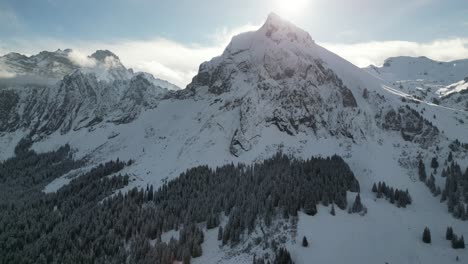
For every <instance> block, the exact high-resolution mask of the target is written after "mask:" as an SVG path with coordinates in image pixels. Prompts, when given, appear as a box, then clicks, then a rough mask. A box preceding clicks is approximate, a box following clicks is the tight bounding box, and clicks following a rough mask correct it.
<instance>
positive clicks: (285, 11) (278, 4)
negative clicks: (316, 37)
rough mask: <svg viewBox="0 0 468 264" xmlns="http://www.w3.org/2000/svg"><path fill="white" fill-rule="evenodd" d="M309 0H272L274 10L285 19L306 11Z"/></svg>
mask: <svg viewBox="0 0 468 264" xmlns="http://www.w3.org/2000/svg"><path fill="white" fill-rule="evenodd" d="M310 2H311V0H274V7H273V8H274V11H275V12H276V13H278V14H279V15H280V16H282V17H284V18H286V19H295V18H297V17H298V16H302V15H303V14H305V13H306V9H307V7H308V6H309V5H310Z"/></svg>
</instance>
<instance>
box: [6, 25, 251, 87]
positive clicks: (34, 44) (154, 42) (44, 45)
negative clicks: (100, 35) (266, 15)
mask: <svg viewBox="0 0 468 264" xmlns="http://www.w3.org/2000/svg"><path fill="white" fill-rule="evenodd" d="M259 27H260V26H256V25H253V24H246V25H243V26H240V27H236V28H231V29H228V28H221V29H219V30H217V31H216V33H215V34H213V35H210V36H209V37H210V38H211V39H212V44H210V45H199V44H183V43H179V42H176V41H172V40H169V39H165V38H153V39H148V40H125V39H124V40H115V41H110V42H93V41H61V40H57V39H48V38H43V39H35V40H23V39H11V40H9V42H8V43H7V42H6V41H5V40H0V52H2V51H3V53H2V54H5V53H6V52H7V51H8V52H12V51H15V52H20V53H23V54H26V55H32V54H36V53H38V52H40V51H42V50H56V49H59V48H61V49H64V48H71V49H72V50H73V52H72V53H71V54H70V57H71V59H72V60H73V61H74V62H75V63H77V64H78V65H82V66H87V67H92V66H93V64H94V62H93V60H92V59H90V58H88V57H87V54H92V53H93V52H94V51H96V50H99V49H107V50H110V51H112V52H113V53H115V54H116V55H117V56H119V58H120V60H121V61H122V63H123V64H124V65H125V66H126V67H128V68H133V69H134V70H135V71H145V72H149V73H151V74H153V75H154V76H155V77H157V78H160V79H164V80H168V81H169V82H172V83H174V84H176V85H178V86H180V87H182V88H184V87H185V86H186V85H187V84H188V83H190V81H191V80H192V78H193V76H194V75H195V74H196V73H197V72H198V67H199V65H200V64H201V63H202V62H204V61H208V60H210V59H211V58H213V57H215V56H219V55H221V54H222V52H223V50H224V48H225V47H226V45H227V44H228V43H229V41H230V40H231V38H232V37H233V36H235V35H237V34H239V33H241V32H245V31H250V30H256V29H258V28H259ZM0 55H1V54H0Z"/></svg>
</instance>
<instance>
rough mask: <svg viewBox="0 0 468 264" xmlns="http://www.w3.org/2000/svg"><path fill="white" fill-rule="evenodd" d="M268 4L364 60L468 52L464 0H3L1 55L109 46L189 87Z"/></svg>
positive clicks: (137, 65)
mask: <svg viewBox="0 0 468 264" xmlns="http://www.w3.org/2000/svg"><path fill="white" fill-rule="evenodd" d="M270 12H276V13H278V14H279V15H281V16H283V18H285V19H288V20H291V21H292V22H293V23H295V24H296V25H298V26H299V27H301V28H303V29H305V30H306V31H308V32H309V33H310V35H311V36H312V38H313V39H315V40H316V42H317V43H319V44H321V45H323V46H325V47H326V48H328V49H331V50H332V51H334V52H335V53H338V54H339V55H341V56H343V57H345V58H346V59H348V60H350V61H351V62H353V63H354V64H356V65H358V66H367V65H368V64H376V65H381V64H382V63H383V60H384V59H385V58H387V57H389V56H398V55H410V56H428V57H430V58H433V59H436V60H444V61H448V60H454V59H461V58H468V1H467V0H392V1H389V0H353V1H343V0H309V1H308V0H222V1H221V0H172V1H169V0H152V1H151V0H79V1H78V0H77V1H72V0H0V55H3V54H6V53H8V52H13V51H14V52H20V53H25V54H28V55H31V54H34V53H37V52H39V51H41V50H56V49H58V48H61V49H65V48H72V49H74V50H76V51H77V52H80V53H82V54H90V53H92V51H94V50H96V49H109V50H111V51H113V52H114V53H116V54H117V55H118V56H119V57H120V58H121V60H122V62H123V63H124V64H125V65H126V66H127V67H132V68H134V69H135V70H141V71H148V72H150V73H153V74H154V75H155V76H156V77H159V78H162V79H167V80H169V81H171V82H174V83H175V84H177V85H180V86H185V85H186V84H187V83H188V82H189V81H190V80H191V78H192V77H193V75H194V74H195V73H196V71H197V69H198V65H199V64H200V63H201V62H203V61H205V60H209V59H210V58H212V57H213V56H216V55H219V54H220V53H221V52H222V50H223V49H224V46H225V45H226V44H227V43H228V42H229V40H230V38H231V37H232V36H233V35H235V34H238V33H240V32H243V31H248V30H255V29H257V28H258V27H259V26H261V24H262V23H263V22H264V20H265V19H266V17H267V15H268V14H269V13H270Z"/></svg>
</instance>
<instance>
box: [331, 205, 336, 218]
mask: <svg viewBox="0 0 468 264" xmlns="http://www.w3.org/2000/svg"><path fill="white" fill-rule="evenodd" d="M330 214H331V215H333V216H335V204H332V207H331V210H330Z"/></svg>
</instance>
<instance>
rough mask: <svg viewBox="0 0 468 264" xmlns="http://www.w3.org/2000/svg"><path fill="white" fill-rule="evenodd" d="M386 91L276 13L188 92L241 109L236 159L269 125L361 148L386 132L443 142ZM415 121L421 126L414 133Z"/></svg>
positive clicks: (203, 69) (205, 67)
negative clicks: (387, 96) (379, 132)
mask: <svg viewBox="0 0 468 264" xmlns="http://www.w3.org/2000/svg"><path fill="white" fill-rule="evenodd" d="M381 85H382V84H381V83H378V81H377V79H374V78H372V77H371V76H370V75H367V74H366V73H364V72H362V71H361V70H359V69H357V68H355V67H354V66H352V65H351V64H349V63H348V62H344V61H341V60H340V59H338V58H337V57H336V56H335V55H334V54H331V53H329V52H328V51H326V50H324V49H323V48H321V47H320V46H318V45H317V44H316V43H315V42H314V41H313V40H312V38H311V36H310V35H309V34H308V33H307V32H305V31H303V30H301V29H299V28H297V27H296V26H294V25H292V24H291V23H289V22H286V21H283V20H282V19H281V18H279V17H278V16H276V15H275V14H272V15H270V16H269V18H268V20H267V21H266V23H265V24H264V25H263V26H262V27H261V28H260V29H259V30H258V31H256V32H248V33H244V34H241V35H239V36H236V37H234V38H233V40H232V42H231V43H230V44H229V45H228V47H227V48H226V50H225V51H224V53H223V54H222V55H221V56H220V57H217V58H214V59H213V60H211V61H209V62H206V63H203V64H202V65H201V66H200V70H199V73H198V74H197V75H196V76H195V77H194V78H193V82H192V83H191V84H190V85H189V86H188V90H189V91H190V93H191V94H195V95H196V94H204V93H206V94H205V95H203V96H210V97H215V98H219V100H222V101H223V102H224V106H223V107H222V109H224V110H226V111H227V110H231V109H237V111H239V122H238V123H239V126H238V127H237V128H236V129H235V131H234V133H233V136H232V139H231V142H230V148H229V149H230V151H231V153H232V154H233V155H235V156H239V155H241V154H242V153H243V152H246V151H249V150H250V149H251V148H252V147H253V146H254V145H255V143H256V141H257V140H258V138H259V137H260V135H261V128H262V127H269V126H274V127H276V128H277V129H278V130H280V131H282V132H284V133H285V134H287V135H290V136H294V135H297V134H301V133H305V134H310V135H311V136H314V137H318V138H326V137H337V138H347V139H350V140H351V141H353V142H356V141H359V140H363V139H366V138H367V137H372V135H373V134H375V131H376V130H378V129H382V130H387V131H398V132H401V135H402V137H404V138H405V139H406V140H409V141H417V142H420V143H425V142H426V141H430V140H431V139H432V137H433V136H437V131H436V129H431V128H430V127H431V125H430V124H429V123H427V124H426V123H425V122H423V121H421V120H422V117H421V116H419V115H418V113H414V112H413V111H411V110H408V109H407V108H404V107H402V106H400V105H401V102H398V100H392V99H390V100H389V99H385V97H383V96H380V94H382V93H385V91H384V89H382V87H381ZM367 87H369V89H370V90H371V91H372V92H371V93H372V95H371V96H369V93H370V92H369V90H368V88H367ZM375 113H382V114H381V115H382V116H385V118H384V119H385V120H384V121H383V122H382V120H381V116H380V115H376V114H375ZM396 113H398V115H397V114H396ZM392 116H394V117H395V118H396V119H395V118H392ZM394 119H395V120H394ZM413 121H417V123H418V124H416V125H414V127H413V125H412V122H413ZM421 122H422V123H421Z"/></svg>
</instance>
